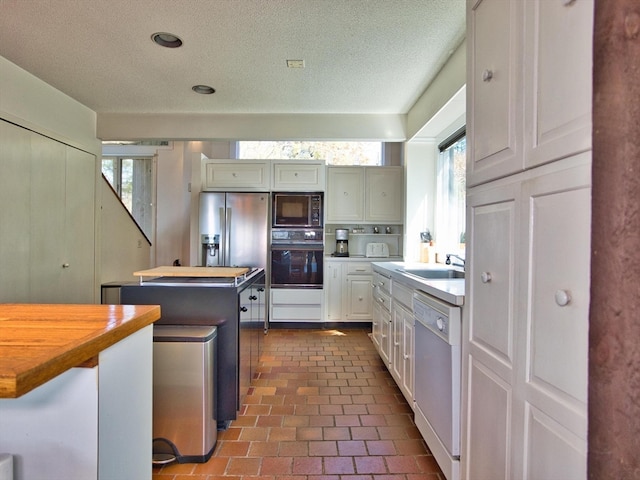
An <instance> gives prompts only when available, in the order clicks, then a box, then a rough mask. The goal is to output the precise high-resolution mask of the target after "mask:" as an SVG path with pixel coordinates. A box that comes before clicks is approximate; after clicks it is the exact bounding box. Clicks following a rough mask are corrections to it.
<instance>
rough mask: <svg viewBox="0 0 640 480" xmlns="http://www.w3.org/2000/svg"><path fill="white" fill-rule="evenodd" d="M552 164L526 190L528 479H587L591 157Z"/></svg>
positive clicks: (523, 370) (523, 361) (522, 361)
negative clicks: (559, 477) (552, 165)
mask: <svg viewBox="0 0 640 480" xmlns="http://www.w3.org/2000/svg"><path fill="white" fill-rule="evenodd" d="M557 163H558V165H554V169H553V170H550V171H547V172H541V174H540V175H539V176H536V177H534V178H532V179H531V180H528V181H527V182H525V183H524V186H523V198H524V200H525V201H523V211H522V217H523V220H524V222H525V223H524V225H523V229H522V230H523V236H522V242H523V243H525V244H526V245H528V248H527V253H528V256H527V263H526V267H527V268H526V269H525V268H523V269H522V272H521V277H522V278H521V285H522V286H523V288H522V293H521V297H525V296H526V297H528V299H529V300H528V301H527V302H526V303H524V302H523V305H522V307H523V311H522V314H521V316H520V317H521V322H522V324H523V327H524V326H525V325H526V330H525V335H524V340H523V341H522V343H521V344H519V345H518V352H520V355H521V357H520V358H519V359H518V365H519V370H520V372H519V375H520V376H521V377H522V378H523V380H524V390H523V397H524V401H525V429H524V430H525V439H524V440H525V442H524V451H525V452H527V453H526V454H525V456H524V461H525V465H524V472H525V478H531V479H534V478H552V477H551V476H549V475H550V474H551V473H553V476H555V477H558V475H560V474H561V473H562V475H561V476H562V478H566V479H581V478H586V467H587V463H586V453H587V379H588V372H587V368H588V343H589V342H588V332H589V275H590V269H589V259H590V241H589V240H590V235H591V233H590V231H591V209H590V204H591V188H590V184H591V169H590V153H588V152H587V153H583V154H580V155H578V156H577V157H574V158H571V159H568V160H566V161H563V162H557ZM576 163H577V165H575V166H574V164H576ZM565 164H569V165H568V167H570V168H566V167H565V168H562V166H563V165H565ZM525 319H527V322H526V324H525V322H524V320H525Z"/></svg>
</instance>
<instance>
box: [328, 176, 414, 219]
mask: <svg viewBox="0 0 640 480" xmlns="http://www.w3.org/2000/svg"><path fill="white" fill-rule="evenodd" d="M327 170H328V172H327V214H326V223H368V224H373V223H381V224H385V223H390V224H402V223H403V221H404V169H403V167H329V168H328V169H327Z"/></svg>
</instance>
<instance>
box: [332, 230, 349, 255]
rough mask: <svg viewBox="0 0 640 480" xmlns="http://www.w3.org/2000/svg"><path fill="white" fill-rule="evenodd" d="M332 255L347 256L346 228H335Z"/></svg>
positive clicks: (347, 234) (347, 240)
mask: <svg viewBox="0 0 640 480" xmlns="http://www.w3.org/2000/svg"><path fill="white" fill-rule="evenodd" d="M333 256H334V257H348V256H349V230H347V229H346V228H336V252H335V253H334V254H333Z"/></svg>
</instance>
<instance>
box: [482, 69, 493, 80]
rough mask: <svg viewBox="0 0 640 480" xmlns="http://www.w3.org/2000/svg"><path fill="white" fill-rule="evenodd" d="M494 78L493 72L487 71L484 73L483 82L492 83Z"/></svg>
mask: <svg viewBox="0 0 640 480" xmlns="http://www.w3.org/2000/svg"><path fill="white" fill-rule="evenodd" d="M492 78H493V71H491V70H485V71H484V72H482V81H483V82H490V81H491V79H492Z"/></svg>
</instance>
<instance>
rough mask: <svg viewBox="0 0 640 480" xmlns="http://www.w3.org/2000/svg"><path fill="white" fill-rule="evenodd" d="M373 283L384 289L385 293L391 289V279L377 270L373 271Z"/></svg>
mask: <svg viewBox="0 0 640 480" xmlns="http://www.w3.org/2000/svg"><path fill="white" fill-rule="evenodd" d="M373 285H374V286H376V287H379V288H380V289H381V290H383V291H385V292H386V293H387V295H388V294H389V292H390V291H391V279H390V278H389V277H385V276H384V275H381V274H380V273H378V272H373Z"/></svg>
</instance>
